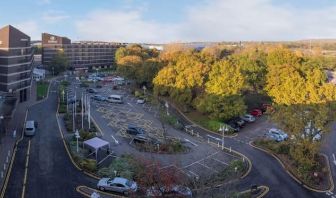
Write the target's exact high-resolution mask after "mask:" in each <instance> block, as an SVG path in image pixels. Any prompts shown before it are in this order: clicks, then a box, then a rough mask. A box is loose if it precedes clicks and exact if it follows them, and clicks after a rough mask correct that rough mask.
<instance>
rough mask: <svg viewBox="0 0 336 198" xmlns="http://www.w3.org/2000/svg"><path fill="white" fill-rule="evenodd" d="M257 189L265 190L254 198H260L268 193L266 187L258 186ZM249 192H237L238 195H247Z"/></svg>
mask: <svg viewBox="0 0 336 198" xmlns="http://www.w3.org/2000/svg"><path fill="white" fill-rule="evenodd" d="M258 189H265V191H264V192H263V193H261V194H260V195H259V196H257V197H256V198H262V197H264V196H265V195H266V194H267V193H268V192H269V187H268V186H258ZM249 191H250V190H244V191H241V192H239V194H243V193H247V192H249Z"/></svg>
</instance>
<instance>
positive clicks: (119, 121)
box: [77, 84, 241, 178]
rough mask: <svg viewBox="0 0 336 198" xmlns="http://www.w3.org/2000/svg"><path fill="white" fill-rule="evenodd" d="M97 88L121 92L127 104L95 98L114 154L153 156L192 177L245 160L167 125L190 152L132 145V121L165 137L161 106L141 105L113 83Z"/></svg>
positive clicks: (94, 114)
mask: <svg viewBox="0 0 336 198" xmlns="http://www.w3.org/2000/svg"><path fill="white" fill-rule="evenodd" d="M83 90H84V89H83ZM96 90H97V91H98V93H96V94H99V95H103V96H108V95H111V94H117V95H122V96H123V97H124V103H123V104H114V103H109V102H106V101H94V100H91V108H92V109H91V111H92V117H93V119H94V120H95V122H96V124H97V125H98V126H99V128H101V130H102V138H103V139H105V140H107V141H109V142H110V143H111V146H112V147H111V149H112V151H113V154H114V155H122V154H133V155H136V156H140V157H145V158H150V159H152V160H155V161H159V162H160V165H161V166H162V167H163V168H174V169H176V170H179V171H181V172H182V173H184V174H186V175H187V176H189V177H192V178H204V177H209V176H211V175H213V174H216V173H218V172H219V171H220V170H223V169H224V168H225V167H226V166H228V165H229V163H230V161H232V160H235V159H241V157H237V156H236V155H233V154H230V153H225V152H222V151H220V150H219V149H216V148H214V147H212V146H210V145H209V144H207V142H206V141H204V140H202V139H200V138H197V137H194V136H191V135H188V134H187V133H185V132H182V131H178V130H176V129H173V128H171V127H170V126H167V124H166V126H165V129H166V134H165V135H166V136H168V137H171V138H176V139H179V140H181V142H182V143H183V144H184V145H186V146H188V147H189V148H190V152H187V153H181V154H157V153H146V152H140V151H138V150H137V149H136V148H135V147H134V146H132V145H131V144H130V138H129V135H128V134H127V133H126V132H125V130H126V128H127V126H128V125H129V124H133V125H136V126H139V127H141V128H143V129H144V130H145V131H146V133H148V135H149V136H151V137H153V138H156V139H162V138H163V135H164V134H163V133H164V130H163V128H162V123H161V122H160V121H159V120H158V114H159V111H158V108H159V107H157V106H151V105H149V104H146V103H145V104H137V103H136V100H137V99H136V98H135V97H133V96H132V95H131V94H129V93H128V92H127V90H125V89H118V90H113V89H112V88H111V85H109V84H106V85H105V86H103V87H102V88H100V89H96ZM77 94H78V93H77ZM90 95H94V94H90Z"/></svg>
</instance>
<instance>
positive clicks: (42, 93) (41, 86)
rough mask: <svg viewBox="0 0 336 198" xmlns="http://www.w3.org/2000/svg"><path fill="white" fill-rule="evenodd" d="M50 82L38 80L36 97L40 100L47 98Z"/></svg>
mask: <svg viewBox="0 0 336 198" xmlns="http://www.w3.org/2000/svg"><path fill="white" fill-rule="evenodd" d="M48 87H49V82H44V81H41V82H37V85H36V97H37V99H38V100H41V99H43V98H45V97H46V96H47V94H48Z"/></svg>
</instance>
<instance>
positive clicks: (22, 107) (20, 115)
mask: <svg viewBox="0 0 336 198" xmlns="http://www.w3.org/2000/svg"><path fill="white" fill-rule="evenodd" d="M35 102H36V84H35V82H33V83H32V87H31V97H30V100H29V101H26V102H23V103H18V104H17V105H16V107H15V109H14V111H13V114H12V115H13V117H12V118H11V120H10V121H9V124H8V127H7V128H6V133H5V134H4V136H3V137H2V138H1V140H0V186H1V191H2V189H3V185H4V182H5V179H6V175H7V172H8V167H9V165H10V162H11V158H12V155H13V151H14V149H15V145H16V142H17V141H18V140H19V139H20V138H21V136H22V133H23V126H24V121H25V117H26V111H27V109H28V108H29V107H30V106H31V105H33V104H34V103H35ZM14 130H16V135H15V137H14V134H13V132H14Z"/></svg>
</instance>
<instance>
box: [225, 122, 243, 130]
mask: <svg viewBox="0 0 336 198" xmlns="http://www.w3.org/2000/svg"><path fill="white" fill-rule="evenodd" d="M227 125H229V127H230V128H231V129H232V130H233V131H235V132H238V131H240V126H239V125H238V124H237V122H235V121H234V120H230V121H229V122H228V123H227Z"/></svg>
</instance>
